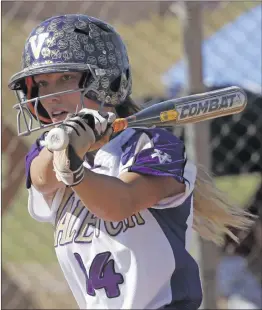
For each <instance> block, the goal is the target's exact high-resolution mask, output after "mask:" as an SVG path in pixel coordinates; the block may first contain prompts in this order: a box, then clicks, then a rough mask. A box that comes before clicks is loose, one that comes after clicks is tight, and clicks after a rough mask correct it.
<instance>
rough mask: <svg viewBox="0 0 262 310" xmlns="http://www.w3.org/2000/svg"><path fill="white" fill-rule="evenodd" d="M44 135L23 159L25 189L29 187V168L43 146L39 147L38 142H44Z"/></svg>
mask: <svg viewBox="0 0 262 310" xmlns="http://www.w3.org/2000/svg"><path fill="white" fill-rule="evenodd" d="M45 134H46V133H43V134H42V135H41V136H40V137H39V138H38V139H37V140H36V142H35V143H34V144H33V145H32V146H31V149H30V151H29V152H28V153H27V155H26V157H25V173H26V188H27V189H28V188H30V187H31V177H30V166H31V163H32V161H33V159H34V158H35V157H37V156H38V155H39V153H40V152H41V150H42V149H43V146H41V145H40V141H41V140H44V137H45Z"/></svg>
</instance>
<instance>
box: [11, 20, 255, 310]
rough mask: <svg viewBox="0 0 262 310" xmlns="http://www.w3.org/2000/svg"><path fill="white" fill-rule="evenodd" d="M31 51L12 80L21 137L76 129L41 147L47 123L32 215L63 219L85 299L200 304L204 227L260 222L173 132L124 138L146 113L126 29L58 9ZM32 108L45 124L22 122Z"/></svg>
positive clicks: (138, 304) (30, 185)
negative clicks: (234, 203)
mask: <svg viewBox="0 0 262 310" xmlns="http://www.w3.org/2000/svg"><path fill="white" fill-rule="evenodd" d="M22 60H23V68H22V71H20V72H19V73H17V74H15V75H14V76H13V77H12V78H11V81H10V84H9V86H10V88H11V89H12V90H15V91H16V93H17V96H18V98H19V103H18V104H17V105H16V107H17V108H18V113H19V115H18V121H19V122H18V125H19V126H18V130H19V134H30V133H31V132H32V131H36V130H40V129H42V128H43V125H44V126H45V128H48V129H49V127H50V126H53V125H56V126H58V127H61V126H62V128H63V129H64V130H65V131H66V132H67V133H68V135H69V141H70V144H69V146H68V147H67V149H66V150H65V151H56V152H51V151H50V150H48V149H47V148H46V147H43V146H41V143H40V141H42V140H44V139H45V135H46V132H45V133H43V134H42V135H41V136H40V138H39V139H38V140H37V141H36V143H35V144H34V145H33V146H32V148H31V150H30V152H29V153H28V155H27V157H26V180H27V181H26V187H27V189H28V191H29V201H28V208H29V213H30V214H31V216H32V217H33V218H35V219H36V220H38V221H40V222H41V221H45V222H50V223H51V224H52V225H53V227H54V247H55V250H56V254H57V258H58V261H59V264H60V266H61V268H62V270H63V273H64V275H65V278H66V280H67V281H68V284H69V286H70V288H71V290H72V292H73V294H74V296H75V299H76V301H77V303H78V305H79V308H81V309H117V308H118V309H146V308H147V309H160V308H161V309H163V308H172V309H192V310H193V309H198V308H199V306H200V304H201V300H202V290H201V283H200V278H199V270H198V266H197V264H196V262H195V260H194V259H193V258H192V256H191V255H190V254H189V252H188V250H189V242H190V236H191V233H192V227H193V226H194V228H195V229H196V230H197V231H198V232H199V233H200V235H201V236H202V237H204V238H206V239H208V240H212V241H214V242H216V243H219V242H220V238H222V236H221V233H224V232H226V233H227V232H228V233H229V230H228V227H229V226H232V227H238V228H241V229H242V228H246V227H247V226H248V225H249V224H250V220H249V219H247V218H246V217H245V215H246V214H245V213H244V212H243V211H240V210H239V209H237V208H234V207H231V206H230V205H229V204H228V203H227V202H226V200H225V199H224V197H223V195H222V194H220V193H219V192H218V191H217V189H216V188H215V187H214V186H213V184H212V182H211V181H210V180H209V179H201V178H200V177H199V176H198V174H197V169H196V166H195V165H194V164H193V163H191V162H190V161H189V160H188V159H187V156H186V151H185V146H184V144H183V142H182V141H180V140H179V139H178V138H177V137H175V136H174V135H172V134H171V133H170V132H168V131H166V130H164V129H156V128H150V129H146V128H137V129H126V130H124V131H123V132H122V133H120V134H118V135H112V129H111V126H110V125H111V124H112V122H113V121H114V120H115V118H116V116H117V117H126V116H128V115H131V114H133V113H134V112H136V111H138V107H137V106H136V104H135V103H134V102H133V101H132V99H131V90H132V74H131V68H130V65H129V60H128V55H127V51H126V47H125V45H124V43H123V41H122V39H121V37H120V36H119V34H118V33H117V32H116V31H115V29H114V28H113V27H112V26H110V25H109V24H107V23H105V22H103V21H101V20H98V19H96V18H93V17H89V16H86V15H79V14H71V15H64V16H55V17H52V18H50V19H48V20H45V21H43V22H42V23H41V24H40V25H38V26H37V27H36V28H35V29H34V30H33V31H32V32H31V34H30V35H29V37H28V39H27V40H26V43H25V47H24V52H23V58H22ZM26 114H28V115H31V118H32V117H34V118H35V120H36V122H35V123H36V125H37V126H36V127H33V124H34V123H33V122H26V124H24V126H23V127H22V124H20V122H22V121H26V120H27V117H26ZM61 122H62V123H61ZM22 128H24V131H23V132H22Z"/></svg>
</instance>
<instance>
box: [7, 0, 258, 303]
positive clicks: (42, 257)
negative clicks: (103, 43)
mask: <svg viewBox="0 0 262 310" xmlns="http://www.w3.org/2000/svg"><path fill="white" fill-rule="evenodd" d="M1 5H2V10H1V12H2V115H3V116H2V168H3V169H2V309H72V308H77V305H76V303H75V301H74V299H73V297H72V295H71V292H70V290H69V288H68V286H67V284H66V282H65V280H64V278H63V275H62V272H61V271H60V267H59V266H58V263H57V262H56V257H55V252H54V249H53V239H52V238H53V232H52V227H50V226H49V225H47V224H41V223H37V222H35V221H34V220H33V219H31V217H30V216H29V214H28V212H27V191H26V189H25V180H24V157H25V154H26V153H27V152H28V150H29V147H30V145H31V143H32V142H33V141H34V140H35V138H36V135H32V136H30V137H25V138H19V139H18V138H17V133H16V113H15V111H14V110H13V109H12V106H13V104H14V103H16V102H15V100H16V98H15V96H14V94H13V93H12V92H11V91H9V90H8V88H7V84H8V80H9V78H10V77H11V75H12V74H14V73H16V72H17V71H19V70H20V60H21V53H22V49H23V44H24V42H25V39H26V38H27V36H28V35H29V33H30V32H31V30H32V29H33V27H35V26H36V25H37V24H38V23H39V22H40V21H42V20H44V19H46V18H48V17H50V16H53V15H60V14H66V13H82V14H88V15H91V16H95V17H98V18H101V19H105V20H106V21H108V22H110V23H111V24H113V25H114V26H115V27H116V29H117V30H118V32H119V33H120V34H121V35H122V37H123V39H124V41H125V42H126V45H127V48H128V51H129V55H130V62H131V66H132V72H133V84H134V89H133V98H134V99H135V100H136V101H138V102H139V103H140V104H143V105H145V106H147V105H151V104H155V103H157V102H160V101H163V100H165V99H169V98H171V97H179V96H183V95H185V94H192V93H197V92H202V91H206V90H211V89H218V88H221V87H226V86H232V85H238V86H241V87H243V88H244V90H245V91H246V93H247V96H248V106H247V108H246V109H245V111H243V112H242V113H240V114H237V115H234V116H228V117H224V118H221V119H215V120H212V121H209V122H204V123H201V124H197V125H187V126H183V127H177V128H175V129H174V133H175V134H177V135H178V136H180V137H181V139H184V140H185V142H186V145H187V148H188V153H189V155H190V157H191V158H192V160H194V161H196V162H198V163H200V164H202V165H204V166H206V168H207V169H209V171H210V172H211V173H213V174H214V179H215V182H216V183H217V185H218V186H219V188H221V189H222V190H225V191H226V192H227V193H228V195H229V197H230V198H231V199H232V200H234V201H235V202H236V203H237V204H238V205H239V207H241V208H246V209H249V210H250V211H251V212H252V213H254V214H256V215H258V219H257V221H256V222H255V224H254V226H253V227H252V229H251V230H250V231H249V232H247V233H243V232H241V231H240V232H236V233H237V234H238V236H239V238H240V244H239V245H237V244H235V243H234V242H232V241H231V240H228V239H227V238H225V243H224V246H223V247H221V248H218V247H216V246H214V245H213V244H210V243H209V242H205V241H203V240H201V239H199V238H198V236H197V235H194V239H193V242H192V255H193V256H194V257H195V258H196V259H197V261H198V262H199V264H200V268H201V276H202V281H203V290H204V300H203V304H202V308H203V309H216V308H218V309H261V308H262V301H261V295H262V267H261V260H262V254H261V251H262V250H261V249H262V212H261V210H262V185H261V167H262V161H261V154H262V150H261V142H262V131H261V126H262V122H261V121H259V119H260V117H261V113H262V87H261V86H262V79H261V75H262V73H261V72H262V67H261V55H262V51H261V42H262V41H261V39H262V37H261V29H262V21H261V15H262V5H261V2H257V1H248V2H245V1H241V2H235V1H233V2H227V1H212V2H175V1H152V2H151V1H140V2H132V1H130V2H129V1H122V2H121V1H110V2H108V1H105V2H103V1H99V2H98V1H97V2H96V1H81V2H80V1H68V2H67V1H63V2H58V1H57V2H55V1H23V2H22V1H2V2H1Z"/></svg>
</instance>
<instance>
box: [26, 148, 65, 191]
mask: <svg viewBox="0 0 262 310" xmlns="http://www.w3.org/2000/svg"><path fill="white" fill-rule="evenodd" d="M30 177H31V181H32V184H33V186H34V187H35V188H36V189H37V190H38V191H39V192H41V193H43V194H49V193H52V192H54V191H55V190H57V189H58V188H59V187H61V185H62V183H61V182H58V180H57V178H56V176H55V172H54V170H53V154H52V153H51V152H49V151H48V150H47V149H46V148H43V149H42V151H41V152H40V154H39V155H38V156H37V157H36V158H34V160H33V161H32V163H31V167H30Z"/></svg>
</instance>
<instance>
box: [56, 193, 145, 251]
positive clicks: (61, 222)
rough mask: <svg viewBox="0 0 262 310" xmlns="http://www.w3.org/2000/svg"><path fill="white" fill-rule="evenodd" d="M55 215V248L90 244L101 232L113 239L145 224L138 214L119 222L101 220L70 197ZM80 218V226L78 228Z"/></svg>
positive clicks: (78, 201)
mask: <svg viewBox="0 0 262 310" xmlns="http://www.w3.org/2000/svg"><path fill="white" fill-rule="evenodd" d="M57 215H58V216H57V221H56V229H55V238H54V239H55V243H54V246H55V247H57V246H59V245H60V246H63V245H66V244H69V243H72V242H75V243H91V242H92V240H93V238H94V237H95V238H99V236H100V232H101V230H103V231H105V232H106V233H107V234H108V235H110V236H111V237H114V236H117V235H119V234H120V233H124V232H125V231H127V230H128V229H130V228H133V227H135V226H136V225H144V224H145V220H144V219H143V218H142V216H141V214H140V213H137V214H134V215H133V216H131V217H129V218H127V219H125V220H123V221H120V222H109V221H104V220H101V219H99V218H97V217H96V216H95V215H94V214H92V213H91V212H89V211H88V210H87V208H86V207H85V206H83V204H82V202H81V201H80V200H75V198H74V197H71V198H70V199H69V200H68V201H67V202H66V205H63V206H60V208H59V210H58V213H57ZM80 217H81V225H80V226H79V225H78V223H79V221H80ZM102 225H103V226H104V227H102Z"/></svg>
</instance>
